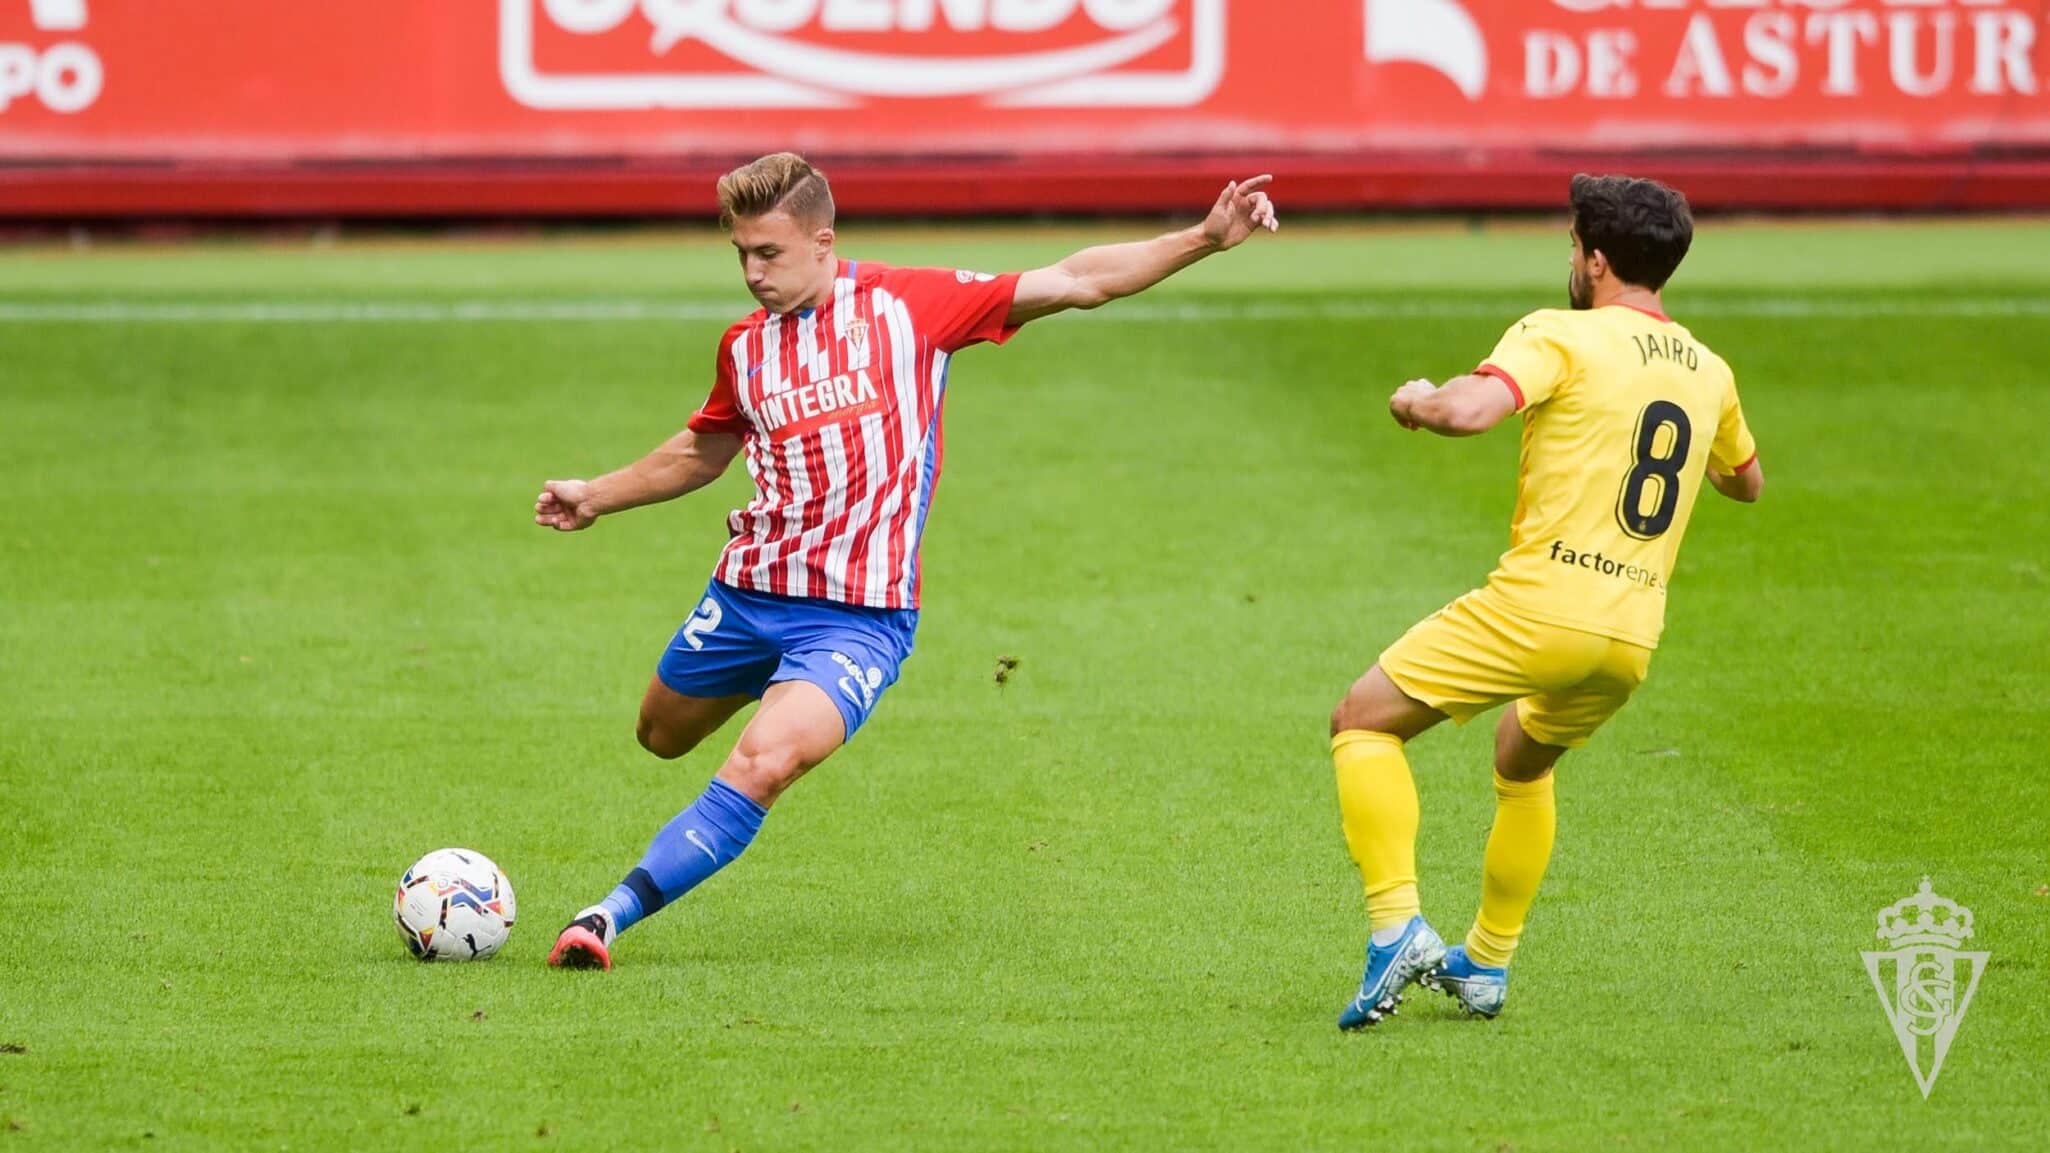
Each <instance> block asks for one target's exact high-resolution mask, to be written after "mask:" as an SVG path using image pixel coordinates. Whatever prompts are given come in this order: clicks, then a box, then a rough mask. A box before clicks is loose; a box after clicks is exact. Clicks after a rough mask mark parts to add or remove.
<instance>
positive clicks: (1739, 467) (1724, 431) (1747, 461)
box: [1708, 384, 1758, 475]
mask: <svg viewBox="0 0 2050 1153" xmlns="http://www.w3.org/2000/svg"><path fill="white" fill-rule="evenodd" d="M1708 459H1709V462H1710V463H1711V464H1713V465H1715V467H1716V471H1718V472H1724V473H1729V474H1731V475H1735V474H1737V473H1740V472H1743V471H1744V470H1745V469H1747V468H1750V467H1751V465H1752V462H1754V461H1756V460H1757V459H1758V442H1757V441H1756V440H1755V439H1753V438H1752V436H1751V426H1750V425H1749V424H1746V423H1745V422H1744V404H1743V402H1742V401H1740V400H1738V399H1737V386H1736V385H1735V384H1732V385H1730V390H1729V392H1728V393H1726V394H1724V396H1723V411H1722V416H1721V418H1720V419H1718V420H1717V421H1716V425H1715V443H1714V444H1712V445H1710V446H1709V449H1708Z"/></svg>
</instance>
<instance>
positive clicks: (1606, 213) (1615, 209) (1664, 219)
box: [1573, 173, 1694, 292]
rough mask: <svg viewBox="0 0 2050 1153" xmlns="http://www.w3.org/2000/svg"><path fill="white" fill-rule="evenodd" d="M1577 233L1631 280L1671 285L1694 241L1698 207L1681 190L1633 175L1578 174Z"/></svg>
mask: <svg viewBox="0 0 2050 1153" xmlns="http://www.w3.org/2000/svg"><path fill="white" fill-rule="evenodd" d="M1573 234H1574V235H1575V236H1578V237H1580V247H1581V249H1582V250H1583V251H1585V252H1586V253H1588V254H1589V255H1593V254H1594V253H1596V252H1599V253H1601V254H1602V255H1603V256H1606V257H1608V260H1609V267H1610V268H1613V269H1615V270H1616V275H1617V277H1619V278H1620V279H1622V280H1624V281H1625V282H1627V283H1630V284H1634V285H1637V286H1638V287H1640V288H1649V289H1651V290H1652V291H1653V292H1657V291H1658V290H1659V289H1661V288H1664V287H1665V286H1666V281H1668V280H1671V279H1672V278H1673V270H1674V269H1677V268H1679V267H1680V262H1681V261H1682V260H1685V259H1687V249H1688V248H1689V247H1691V246H1692V245H1693V244H1694V210H1693V209H1691V208H1689V207H1688V206H1687V198H1686V197H1685V196H1683V195H1681V194H1680V193H1679V191H1678V190H1676V189H1672V188H1668V187H1666V186H1665V185H1663V184H1660V183H1659V182H1658V181H1656V180H1638V179H1635V178H1633V177H1629V176H1589V175H1587V174H1586V173H1582V174H1581V175H1579V176H1576V177H1574V178H1573Z"/></svg>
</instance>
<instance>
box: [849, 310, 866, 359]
mask: <svg viewBox="0 0 2050 1153" xmlns="http://www.w3.org/2000/svg"><path fill="white" fill-rule="evenodd" d="M847 351H848V352H849V353H852V354H853V355H851V356H850V357H849V358H848V359H850V360H853V361H858V362H866V361H867V359H868V321H866V320H861V319H859V318H857V319H854V320H850V321H848V322H847Z"/></svg>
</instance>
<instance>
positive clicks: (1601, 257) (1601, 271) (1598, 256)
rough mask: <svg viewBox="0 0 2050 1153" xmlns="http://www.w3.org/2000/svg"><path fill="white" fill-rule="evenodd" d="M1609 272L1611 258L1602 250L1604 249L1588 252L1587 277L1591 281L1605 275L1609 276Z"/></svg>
mask: <svg viewBox="0 0 2050 1153" xmlns="http://www.w3.org/2000/svg"><path fill="white" fill-rule="evenodd" d="M1608 274H1609V258H1608V256H1607V254H1605V253H1604V252H1602V250H1601V249H1599V248H1597V249H1595V250H1594V251H1593V252H1590V253H1588V254H1587V279H1588V280H1589V281H1596V280H1600V279H1601V278H1602V277H1604V276H1607V275H1608Z"/></svg>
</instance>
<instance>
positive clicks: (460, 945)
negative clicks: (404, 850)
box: [392, 849, 515, 961]
mask: <svg viewBox="0 0 2050 1153" xmlns="http://www.w3.org/2000/svg"><path fill="white" fill-rule="evenodd" d="M514 911H515V906H514V903H513V890H512V882H511V881H508V880H506V879H505V874H504V873H501V872H499V871H498V866H497V865H494V864H492V863H491V858H489V857H487V856H485V855H484V854H482V853H477V852H472V851H471V850H469V849H436V850H435V851H434V852H431V853H429V854H427V855H426V856H424V857H422V858H420V860H419V861H418V862H416V863H415V864H414V865H413V867H412V868H410V869H407V870H406V875H405V876H403V877H400V878H399V892H398V896H396V897H394V898H392V919H393V920H395V921H397V922H398V924H399V935H400V936H402V937H404V938H405V939H406V947H407V948H408V949H411V950H412V951H413V955H414V956H415V957H418V958H420V959H421V960H423V961H482V960H486V959H488V958H489V957H490V956H491V955H492V954H493V953H496V952H498V949H499V946H501V945H503V944H505V939H506V938H507V937H509V936H511V935H512V927H513V913H514Z"/></svg>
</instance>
